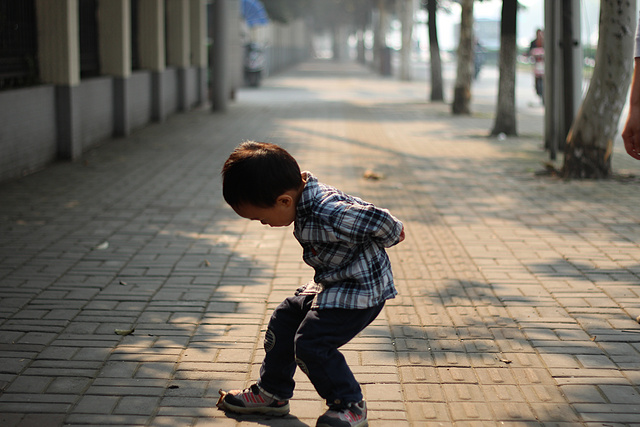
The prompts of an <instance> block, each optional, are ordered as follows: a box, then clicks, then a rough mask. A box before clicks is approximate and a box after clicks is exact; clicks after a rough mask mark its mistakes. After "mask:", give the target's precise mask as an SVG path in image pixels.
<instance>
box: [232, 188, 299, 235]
mask: <svg viewBox="0 0 640 427" xmlns="http://www.w3.org/2000/svg"><path fill="white" fill-rule="evenodd" d="M233 210H234V211H235V212H236V213H237V214H238V215H240V216H241V217H243V218H247V219H250V220H252V221H260V222H261V223H262V224H264V225H269V226H271V227H286V226H288V225H291V223H292V222H293V221H294V220H295V219H296V206H295V202H294V200H293V198H292V197H291V196H289V195H286V194H284V195H282V196H280V197H278V199H277V200H276V204H275V205H273V206H270V207H268V208H263V207H260V206H254V205H251V204H243V205H240V206H237V207H235V208H233Z"/></svg>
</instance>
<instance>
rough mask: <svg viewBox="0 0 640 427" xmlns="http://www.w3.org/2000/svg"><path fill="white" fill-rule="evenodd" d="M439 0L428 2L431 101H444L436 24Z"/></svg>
mask: <svg viewBox="0 0 640 427" xmlns="http://www.w3.org/2000/svg"><path fill="white" fill-rule="evenodd" d="M437 8H438V0H428V2H427V14H428V16H429V22H428V24H427V25H428V30H429V62H430V65H431V97H430V99H431V101H432V102H441V101H444V90H443V89H442V86H443V85H442V60H441V58H440V45H439V43H438V26H437V23H436V10H437Z"/></svg>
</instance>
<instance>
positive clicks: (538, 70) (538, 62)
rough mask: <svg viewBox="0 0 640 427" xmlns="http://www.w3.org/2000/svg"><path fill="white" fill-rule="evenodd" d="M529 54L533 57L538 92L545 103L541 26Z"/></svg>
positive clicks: (530, 46)
mask: <svg viewBox="0 0 640 427" xmlns="http://www.w3.org/2000/svg"><path fill="white" fill-rule="evenodd" d="M528 54H529V57H530V58H533V76H534V78H535V89H536V93H537V94H538V96H539V97H540V99H541V100H542V102H543V103H544V32H543V31H542V30H541V29H540V28H538V29H537V30H536V38H535V39H533V41H532V42H531V44H530V45H529V52H528Z"/></svg>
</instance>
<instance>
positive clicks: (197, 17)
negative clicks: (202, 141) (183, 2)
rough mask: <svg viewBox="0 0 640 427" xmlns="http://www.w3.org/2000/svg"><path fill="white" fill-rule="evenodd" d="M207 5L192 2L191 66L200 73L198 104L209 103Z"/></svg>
mask: <svg viewBox="0 0 640 427" xmlns="http://www.w3.org/2000/svg"><path fill="white" fill-rule="evenodd" d="M206 7H207V5H206V2H205V1H204V0H191V4H190V11H189V13H190V19H189V26H190V28H191V35H190V38H191V64H192V65H193V66H195V67H196V70H197V73H198V85H197V86H198V93H197V98H198V99H197V102H198V104H204V103H205V102H206V101H207V80H208V79H207V75H208V72H207V71H208V68H207V66H208V54H207V9H206Z"/></svg>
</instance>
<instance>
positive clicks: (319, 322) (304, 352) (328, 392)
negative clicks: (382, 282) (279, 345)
mask: <svg viewBox="0 0 640 427" xmlns="http://www.w3.org/2000/svg"><path fill="white" fill-rule="evenodd" d="M383 306H384V304H381V305H379V306H377V307H372V308H368V309H363V310H344V309H327V310H310V311H309V312H308V313H307V316H306V317H305V319H304V320H303V321H302V324H301V325H300V328H299V329H298V333H297V334H296V336H295V345H296V348H295V354H296V362H297V363H298V365H299V366H300V368H301V369H302V370H303V371H304V372H305V374H307V376H308V377H309V379H310V380H311V382H312V383H313V386H314V387H315V388H316V391H317V392H318V394H320V396H321V397H323V398H324V399H326V401H327V404H330V405H335V404H338V405H340V404H347V403H355V402H360V401H361V400H362V391H361V389H360V384H358V381H356V379H355V377H354V376H353V373H352V372H351V369H350V368H349V366H348V365H347V362H346V360H345V358H344V356H343V355H342V353H340V352H339V351H338V348H339V347H341V346H343V345H344V344H346V343H347V342H349V341H351V340H352V339H353V338H354V337H355V336H356V335H357V334H358V333H359V332H361V331H362V330H363V329H364V328H366V327H367V326H368V325H369V324H370V323H371V322H372V321H373V320H374V319H375V318H376V317H377V316H378V314H379V313H380V311H381V310H382V307H383Z"/></svg>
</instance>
